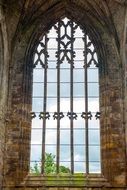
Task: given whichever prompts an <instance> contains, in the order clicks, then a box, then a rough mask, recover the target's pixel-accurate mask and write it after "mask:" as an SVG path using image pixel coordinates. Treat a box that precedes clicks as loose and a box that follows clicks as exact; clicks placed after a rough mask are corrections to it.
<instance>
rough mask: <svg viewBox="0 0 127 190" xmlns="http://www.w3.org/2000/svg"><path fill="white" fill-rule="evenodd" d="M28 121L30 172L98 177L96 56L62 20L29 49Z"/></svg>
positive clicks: (83, 33) (80, 33)
mask: <svg viewBox="0 0 127 190" xmlns="http://www.w3.org/2000/svg"><path fill="white" fill-rule="evenodd" d="M31 118H32V133H31V158H30V160H31V161H30V168H31V172H34V173H36V172H38V173H46V174H48V173H72V174H73V173H87V174H88V173H100V172H101V168H100V121H99V119H100V110H99V77H98V58H97V53H96V50H95V47H94V45H93V43H92V41H91V39H90V38H89V36H88V34H87V33H86V31H85V30H83V29H81V28H80V27H79V26H78V25H77V24H76V23H75V22H73V21H72V20H69V19H67V18H64V19H62V20H60V21H59V22H57V23H56V24H55V25H54V26H52V28H51V29H50V31H49V32H48V33H46V34H45V35H44V36H43V39H42V40H41V41H39V43H38V46H37V47H36V49H35V52H34V61H33V93H32V112H31Z"/></svg>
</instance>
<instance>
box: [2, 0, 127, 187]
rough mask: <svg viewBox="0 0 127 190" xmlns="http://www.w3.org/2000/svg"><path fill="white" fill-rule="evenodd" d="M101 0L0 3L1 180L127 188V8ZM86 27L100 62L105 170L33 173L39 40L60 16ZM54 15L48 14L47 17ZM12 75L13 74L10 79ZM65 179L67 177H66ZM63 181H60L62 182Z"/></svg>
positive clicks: (14, 184) (13, 184)
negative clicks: (32, 121)
mask: <svg viewBox="0 0 127 190" xmlns="http://www.w3.org/2000/svg"><path fill="white" fill-rule="evenodd" d="M124 3H125V2H123V3H122V1H121V2H120V1H119V2H116V1H115V0H112V1H103V0H102V1H99V0H93V1H91V0H88V1H83V0H79V1H78V0H77V1H73V0H72V1H69V0H65V1H59V0H54V1H40V0H38V1H28V0H26V1H24V3H23V1H13V2H12V3H11V2H10V1H9V0H7V1H6V2H4V3H3V4H0V185H1V188H2V189H4V190H9V189H20V190H24V189H26V190H27V189H29V190H42V189H49V190H52V189H54V190H56V189H57V190H72V189H74V190H77V189H82V190H83V189H84V190H97V189H99V190H100V189H117V190H123V189H126V188H127V169H126V168H127V153H126V149H127V146H126V143H127V140H126V133H127V132H126V131H127V124H126V118H127V117H126V110H125V109H126V107H127V106H126V102H127V101H126V98H127V97H126V82H125V78H126V63H127V62H126V54H127V52H126V51H125V50H126V40H125V39H126V27H127V26H126V23H127V19H126V14H127V13H126V12H127V7H126V5H125V4H124ZM65 15H66V16H69V17H71V18H72V19H74V20H75V21H77V23H78V24H80V25H82V27H86V28H87V30H89V33H90V34H91V36H92V38H93V41H94V43H95V46H96V47H97V49H98V53H99V61H100V63H101V67H100V101H101V102H100V103H101V113H102V118H101V152H102V175H101V176H94V177H93V178H92V177H91V176H85V177H81V178H80V179H79V178H74V179H73V176H67V177H66V179H63V178H61V177H60V178H59V177H58V176H56V178H57V180H55V179H54V178H50V179H49V178H46V177H43V176H36V177H35V176H29V175H27V174H28V172H29V158H30V156H29V155H30V135H31V134H30V117H29V112H30V110H31V81H32V77H31V76H32V75H31V68H30V66H29V63H30V62H31V56H32V52H33V49H34V46H35V45H36V41H37V40H38V39H39V37H40V36H41V35H43V33H44V32H45V31H47V30H48V29H49V27H50V26H51V25H52V24H54V23H55V22H56V21H57V20H58V19H59V18H60V17H63V16H65ZM47 18H48V19H47ZM8 79H9V80H8ZM60 180H62V181H60ZM56 184H57V185H56Z"/></svg>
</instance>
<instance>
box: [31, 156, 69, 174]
mask: <svg viewBox="0 0 127 190" xmlns="http://www.w3.org/2000/svg"><path fill="white" fill-rule="evenodd" d="M44 171H45V174H55V173H56V164H55V155H53V154H52V153H45V163H44ZM30 172H31V173H34V174H37V175H38V174H40V172H41V164H38V163H37V162H35V164H34V166H33V167H31V169H30ZM59 173H70V169H69V168H67V167H65V166H60V167H59Z"/></svg>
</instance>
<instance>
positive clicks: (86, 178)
mask: <svg viewBox="0 0 127 190" xmlns="http://www.w3.org/2000/svg"><path fill="white" fill-rule="evenodd" d="M19 186H20V187H22V186H23V187H24V186H25V187H35V186H36V187H43V186H44V187H56V186H57V187H110V184H109V183H108V182H107V180H106V179H104V177H103V176H102V175H100V174H98V175H97V174H95V175H94V174H90V175H85V174H74V175H69V174H68V175H67V174H66V175H48V176H43V175H37V176H35V175H28V176H27V177H26V179H25V180H24V181H23V183H21V184H20V185H19Z"/></svg>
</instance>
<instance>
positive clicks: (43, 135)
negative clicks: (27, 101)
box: [41, 35, 48, 174]
mask: <svg viewBox="0 0 127 190" xmlns="http://www.w3.org/2000/svg"><path fill="white" fill-rule="evenodd" d="M47 43H48V38H47V35H45V56H44V59H45V60H44V63H45V66H44V102H43V112H44V113H46V109H47V68H48V61H47V58H48V54H47ZM42 128H43V131H42V161H41V162H42V163H41V164H42V165H41V173H42V174H43V173H44V172H45V171H44V169H45V168H44V166H45V165H44V164H45V138H46V117H45V116H44V117H43V126H42Z"/></svg>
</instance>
